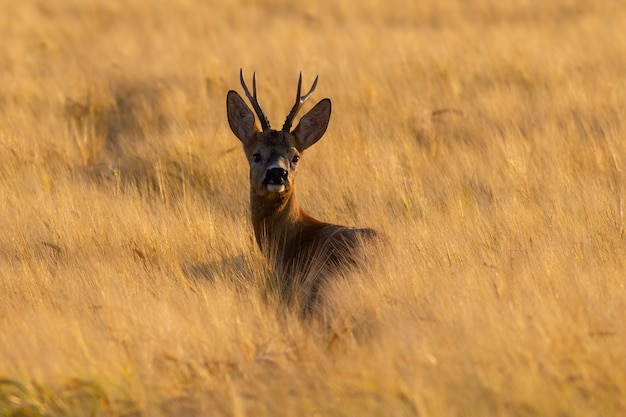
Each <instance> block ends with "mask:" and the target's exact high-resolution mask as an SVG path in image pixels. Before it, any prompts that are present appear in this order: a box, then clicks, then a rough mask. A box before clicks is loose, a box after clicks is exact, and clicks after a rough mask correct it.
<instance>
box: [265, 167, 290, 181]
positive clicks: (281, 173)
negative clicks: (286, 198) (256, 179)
mask: <svg viewBox="0 0 626 417" xmlns="http://www.w3.org/2000/svg"><path fill="white" fill-rule="evenodd" d="M287 175H288V174H287V170H286V169H284V168H280V167H278V168H270V169H268V170H267V181H268V182H269V183H271V184H284V183H286V182H287Z"/></svg>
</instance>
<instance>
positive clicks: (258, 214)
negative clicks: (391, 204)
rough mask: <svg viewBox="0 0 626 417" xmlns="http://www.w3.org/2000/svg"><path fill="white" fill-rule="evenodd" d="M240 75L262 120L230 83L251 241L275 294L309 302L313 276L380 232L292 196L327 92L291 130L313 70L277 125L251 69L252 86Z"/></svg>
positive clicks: (325, 108) (318, 129)
mask: <svg viewBox="0 0 626 417" xmlns="http://www.w3.org/2000/svg"><path fill="white" fill-rule="evenodd" d="M239 76H240V80H241V86H242V87H243V89H244V91H245V93H246V96H247V97H248V99H249V100H250V103H251V104H252V107H253V108H254V111H255V112H256V115H257V116H258V118H259V121H260V123H261V130H259V129H258V128H257V126H256V125H255V119H254V114H253V113H252V111H251V110H250V109H249V108H248V106H247V105H246V104H245V102H244V101H243V99H242V98H241V96H240V95H239V94H238V93H237V92H236V91H233V90H231V91H229V92H228V95H227V97H226V109H227V113H228V123H229V125H230V128H231V130H232V131H233V133H234V134H235V136H237V138H239V140H240V141H241V143H242V144H243V150H244V153H245V155H246V157H247V159H248V163H249V164H250V208H251V214H252V224H253V226H254V234H255V237H256V241H257V244H258V245H259V247H260V249H261V251H262V252H263V253H264V255H265V256H266V258H267V260H268V263H269V264H270V266H273V267H274V270H275V273H276V274H277V277H276V278H277V279H278V286H279V288H278V290H279V291H280V294H281V295H282V296H283V297H287V299H288V301H290V302H299V304H300V307H304V308H307V309H308V308H310V307H311V305H312V303H314V302H315V300H316V298H317V294H318V291H319V285H320V284H321V282H320V281H321V280H322V279H323V278H324V277H325V276H327V275H328V274H329V273H331V272H333V271H337V270H338V269H341V268H343V267H344V266H346V265H354V264H357V263H358V256H359V252H360V249H361V248H362V246H363V245H364V244H366V243H367V242H371V241H374V240H379V239H380V237H379V235H378V233H377V232H376V231H375V230H373V229H368V228H362V229H357V228H351V227H345V226H339V225H336V224H331V223H325V222H321V221H319V220H316V219H314V218H313V217H311V216H309V215H308V214H306V213H305V212H304V211H303V210H302V208H300V206H299V205H298V203H297V201H296V196H295V183H294V180H295V176H296V172H297V168H298V163H299V160H300V157H301V155H302V152H304V150H305V149H307V148H308V147H310V146H311V145H313V144H314V143H316V142H317V141H318V140H319V139H320V138H321V137H322V135H323V134H324V132H325V131H326V127H327V126H328V121H329V119H330V100H329V99H328V98H325V99H323V100H321V101H320V102H319V103H317V104H316V105H315V106H314V107H313V108H312V109H311V110H310V111H309V112H308V113H307V114H305V115H304V116H302V118H301V119H300V122H299V123H298V125H297V126H296V128H295V129H293V130H291V125H292V123H293V120H294V118H295V117H296V114H297V113H298V111H299V110H300V108H301V106H302V104H303V103H304V102H305V101H306V100H307V99H308V98H309V97H310V96H311V94H312V93H313V91H314V90H315V87H316V86H317V77H315V81H314V82H313V85H312V87H311V89H310V91H309V92H308V93H306V94H305V95H303V96H301V95H300V92H301V91H300V90H301V87H302V73H300V79H299V80H298V89H297V93H296V101H295V104H294V105H293V108H292V109H291V111H290V112H289V115H288V116H287V119H286V120H285V123H284V125H283V127H282V129H281V130H274V129H271V128H270V123H269V121H268V119H267V117H266V116H265V114H264V113H263V110H262V109H261V106H260V105H259V101H258V100H257V94H256V74H253V76H252V94H250V91H249V90H248V87H247V86H246V83H245V81H244V77H243V70H241V71H240V73H239ZM290 130H291V131H290Z"/></svg>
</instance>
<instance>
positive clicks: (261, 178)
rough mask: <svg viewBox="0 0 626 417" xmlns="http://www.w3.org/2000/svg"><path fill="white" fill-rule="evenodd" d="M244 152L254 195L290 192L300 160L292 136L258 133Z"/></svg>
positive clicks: (280, 132) (272, 131) (269, 131)
mask: <svg viewBox="0 0 626 417" xmlns="http://www.w3.org/2000/svg"><path fill="white" fill-rule="evenodd" d="M244 151H245V153H246V157H247V158H248V163H249V164H250V185H251V187H252V190H253V191H254V192H255V193H256V194H258V195H270V194H272V193H278V194H280V193H286V192H289V190H290V189H291V188H292V186H293V183H294V179H295V174H296V169H297V167H298V160H299V159H300V153H299V152H298V150H297V149H296V142H295V138H294V136H293V135H292V134H290V133H287V132H283V131H276V130H268V131H265V132H260V133H257V135H256V138H255V139H254V140H251V141H250V142H249V145H247V146H244Z"/></svg>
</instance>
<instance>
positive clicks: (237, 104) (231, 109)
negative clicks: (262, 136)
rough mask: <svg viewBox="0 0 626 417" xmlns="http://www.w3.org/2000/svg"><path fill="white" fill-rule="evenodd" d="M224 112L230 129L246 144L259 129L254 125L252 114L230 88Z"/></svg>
mask: <svg viewBox="0 0 626 417" xmlns="http://www.w3.org/2000/svg"><path fill="white" fill-rule="evenodd" d="M226 113H227V115H228V124H229V125H230V130H232V131H233V133H234V134H235V136H237V137H238V138H239V140H240V141H241V142H242V143H243V144H244V145H247V144H248V141H249V140H250V138H251V137H252V136H253V135H254V134H255V133H257V132H258V131H259V130H258V129H257V128H256V126H255V125H254V114H253V113H252V111H251V110H250V108H248V106H246V103H244V101H243V99H242V98H241V96H240V95H239V94H238V93H237V92H236V91H233V90H230V91H229V92H228V95H227V96H226Z"/></svg>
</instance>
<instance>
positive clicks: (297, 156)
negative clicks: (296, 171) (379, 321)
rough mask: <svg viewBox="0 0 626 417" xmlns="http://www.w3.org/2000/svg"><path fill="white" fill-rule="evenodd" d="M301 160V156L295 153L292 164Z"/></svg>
mask: <svg viewBox="0 0 626 417" xmlns="http://www.w3.org/2000/svg"><path fill="white" fill-rule="evenodd" d="M299 160H300V156H299V155H294V156H293V158H291V163H292V164H297V163H298V161H299Z"/></svg>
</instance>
